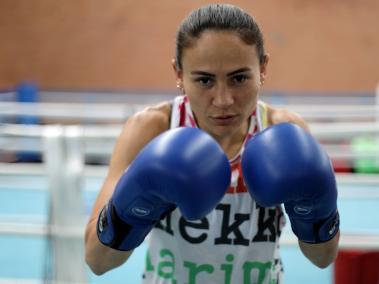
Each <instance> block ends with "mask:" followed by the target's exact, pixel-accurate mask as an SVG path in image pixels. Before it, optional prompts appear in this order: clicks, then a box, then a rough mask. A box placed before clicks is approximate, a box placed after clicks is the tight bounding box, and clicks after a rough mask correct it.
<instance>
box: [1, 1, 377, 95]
mask: <svg viewBox="0 0 379 284" xmlns="http://www.w3.org/2000/svg"><path fill="white" fill-rule="evenodd" d="M211 2H216V1H199V0H191V1H184V0H181V1H179V0H159V1H150V0H140V1H134V0H108V1H103V0H65V1H51V0H33V1H30V0H17V1H14V0H1V1H0V39H1V44H0V88H3V89H4V88H5V89H6V88H11V87H13V86H14V85H15V84H16V83H18V82H19V81H22V80H34V81H36V82H37V83H38V84H39V85H40V86H41V88H44V89H50V90H51V89H70V90H81V89H87V90H88V89H90V90H128V89H129V90H130V89H133V90H135V89H137V90H143V91H145V90H174V89H175V81H174V76H173V73H172V70H171V63H170V60H171V58H172V57H173V54H174V40H175V31H176V27H177V25H178V24H179V23H180V21H181V20H182V18H183V17H184V16H185V15H186V14H187V13H188V12H189V11H190V10H191V9H193V8H195V7H198V6H200V5H203V4H206V3H211ZM218 2H225V1H218ZM228 2H229V3H233V4H237V5H239V6H241V7H242V8H244V9H245V10H247V11H248V12H250V13H251V14H253V15H255V17H256V19H257V20H258V22H259V23H260V24H261V27H262V29H263V31H264V34H265V37H266V49H267V51H268V52H269V53H270V54H271V62H270V69H269V71H270V73H269V78H268V80H267V84H266V89H270V90H281V91H332V92H334V91H337V92H339V91H341V92H345V91H348V92H361V91H373V89H374V88H375V86H376V84H377V83H378V81H379V33H378V28H379V17H378V15H379V1H377V0H360V1H358V0H344V1H340V0H318V1H304V0H286V1H279V0H265V1H252V0H249V1H247V0H246V1H228Z"/></svg>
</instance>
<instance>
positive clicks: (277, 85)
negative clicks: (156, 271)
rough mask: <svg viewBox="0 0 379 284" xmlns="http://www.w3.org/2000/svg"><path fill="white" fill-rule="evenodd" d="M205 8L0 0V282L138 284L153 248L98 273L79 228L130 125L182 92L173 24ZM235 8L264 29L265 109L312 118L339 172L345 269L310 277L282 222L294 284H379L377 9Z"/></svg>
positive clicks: (296, 4) (331, 5)
mask: <svg viewBox="0 0 379 284" xmlns="http://www.w3.org/2000/svg"><path fill="white" fill-rule="evenodd" d="M217 2H225V1H217ZM207 3H216V1H200V0H194V1H173V0H163V1H147V0H142V1H130V0H125V1H116V0H111V1H106V2H105V1H99V0H94V1H89V0H77V1H48V0H35V1H26V0H21V1H12V0H2V1H1V2H0V38H1V39H2V40H1V44H0V122H1V126H0V159H1V161H0V162H1V163H0V224H1V226H0V240H1V241H0V267H1V269H0V283H50V282H53V281H56V282H59V281H60V282H69V283H138V279H140V277H141V273H142V269H143V265H144V252H145V249H146V248H145V246H144V245H143V246H141V247H140V248H139V249H138V250H136V252H135V254H134V255H133V258H132V259H131V260H130V263H128V265H126V266H123V267H121V268H119V269H116V270H114V271H112V272H110V273H108V274H107V275H105V276H102V277H97V276H95V275H93V274H92V273H91V272H90V271H89V270H88V268H87V267H86V266H85V264H84V260H83V243H82V242H83V240H82V239H83V229H84V224H85V222H86V218H87V217H88V214H89V211H90V209H91V206H92V203H93V201H94V198H95V196H96V193H97V190H98V189H99V188H100V186H101V182H102V179H103V178H104V176H105V173H106V165H107V163H108V159H109V155H110V151H111V149H112V146H113V143H114V139H115V138H116V137H117V134H118V133H119V131H120V127H121V125H122V123H123V121H125V120H126V119H127V117H128V116H129V115H130V114H132V113H134V112H135V111H137V110H139V109H141V108H143V107H144V106H146V105H149V104H153V103H155V102H158V101H161V100H165V99H171V98H173V97H174V96H175V95H177V94H178V91H177V90H176V84H175V78H174V73H173V70H172V67H171V58H172V57H173V55H174V52H175V50H174V48H175V46H174V41H175V32H176V28H177V26H178V24H179V23H180V21H181V19H183V18H184V17H185V15H186V14H187V13H188V12H189V11H190V10H192V9H193V8H196V7H198V6H200V5H204V4H207ZM228 3H231V4H235V5H238V6H240V7H242V8H244V9H245V10H246V11H248V12H249V13H251V14H252V15H254V16H255V18H256V19H257V21H258V22H259V23H260V25H261V28H262V30H263V33H264V36H265V44H266V51H267V52H268V53H270V56H271V58H270V64H269V75H268V79H267V80H266V83H265V87H264V92H263V93H262V99H263V100H266V101H267V102H269V103H272V104H274V105H278V106H285V107H288V108H289V109H292V110H295V111H297V112H299V113H300V114H301V115H303V116H304V118H305V119H306V120H307V121H308V122H309V124H310V127H311V130H312V132H313V133H314V135H315V136H316V137H317V138H318V139H319V141H320V142H321V143H322V144H323V145H324V146H325V148H326V149H327V151H328V153H329V154H330V156H331V158H332V161H333V165H334V167H335V170H336V172H337V181H338V184H339V207H340V211H341V218H342V224H341V232H342V237H341V249H340V254H339V257H338V259H337V262H336V264H335V265H334V266H331V267H329V268H328V269H325V270H320V269H317V268H315V267H313V266H312V265H311V264H310V263H309V262H308V261H307V260H306V259H305V258H304V257H303V256H302V255H301V253H300V251H299V249H298V248H297V247H296V242H295V239H294V237H293V235H292V234H291V232H290V229H289V226H287V228H286V231H285V232H284V233H283V237H282V254H283V261H284V267H285V270H286V273H285V277H286V283H305V282H306V283H308V284H310V283H337V284H340V283H344V284H345V283H377V282H370V281H379V280H373V279H378V278H379V276H378V274H379V272H378V271H379V254H378V251H379V222H378V221H377V218H376V216H377V209H376V208H378V205H379V144H378V136H379V135H378V134H379V122H378V121H379V108H378V103H379V91H378V87H377V85H378V83H379V53H378V50H379V37H378V27H379V17H378V16H377V15H378V14H379V2H378V1H375V0H363V1H351V0H348V1H301V0H288V1H285V3H284V2H283V3H282V2H280V1H275V0H267V1H228ZM72 169H74V170H72ZM68 212H69V213H68ZM348 281H350V282H348ZM353 281H356V282H353Z"/></svg>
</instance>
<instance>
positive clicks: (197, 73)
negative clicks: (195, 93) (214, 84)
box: [191, 67, 251, 77]
mask: <svg viewBox="0 0 379 284" xmlns="http://www.w3.org/2000/svg"><path fill="white" fill-rule="evenodd" d="M250 71H251V69H250V68H249V67H243V68H240V69H237V70H234V71H232V72H229V73H228V74H226V75H227V76H228V77H230V76H233V75H236V74H238V73H242V72H250ZM191 74H192V75H203V76H209V77H216V76H215V75H214V74H211V73H208V72H205V71H191Z"/></svg>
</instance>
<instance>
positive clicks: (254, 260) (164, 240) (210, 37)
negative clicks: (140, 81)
mask: <svg viewBox="0 0 379 284" xmlns="http://www.w3.org/2000/svg"><path fill="white" fill-rule="evenodd" d="M268 62H269V55H268V54H267V53H265V51H264V46H263V37H262V34H261V31H260V29H259V27H258V25H257V23H256V22H255V21H254V19H253V18H252V17H251V16H250V15H248V14H247V13H246V12H244V11H243V10H241V9H240V8H238V7H235V6H232V5H224V4H217V5H208V6H205V7H201V8H199V9H197V10H194V11H192V12H191V13H190V14H189V15H188V17H187V18H186V19H185V20H184V21H183V22H182V23H181V25H180V27H179V29H178V32H177V38H176V57H175V59H173V62H172V64H173V68H174V71H175V75H176V82H177V87H178V88H179V89H180V91H181V92H182V94H183V95H182V96H179V97H177V98H175V100H174V101H173V102H164V103H161V104H159V105H156V106H154V107H150V108H147V109H145V110H144V111H142V112H139V113H136V114H135V115H133V116H132V117H130V118H129V119H128V121H127V122H126V123H125V126H124V129H123V131H122V133H121V135H120V137H119V138H118V141H117V144H116V146H115V149H114V153H113V155H112V159H111V163H110V168H109V172H108V175H107V178H106V180H105V182H104V185H103V187H102V189H101V191H100V193H99V196H98V198H97V200H96V202H95V205H94V208H93V212H92V215H91V218H90V220H89V222H88V225H87V229H86V236H85V240H86V261H87V263H88V264H89V266H90V267H91V269H92V270H93V271H94V272H95V273H96V274H102V273H105V272H106V271H109V270H110V269H113V268H115V267H117V266H119V265H121V264H123V263H124V262H125V261H126V260H127V259H128V257H129V256H130V255H131V253H132V251H133V248H135V247H136V246H138V245H139V244H140V243H141V242H142V241H143V240H144V238H145V236H146V235H147V234H148V233H150V235H149V249H148V255H147V261H146V268H145V274H144V280H143V283H281V281H282V271H283V269H282V264H281V260H280V256H279V245H278V241H279V236H280V233H281V230H282V227H283V226H284V223H285V218H284V215H283V211H282V207H281V205H280V203H285V206H286V211H287V213H288V214H291V215H290V220H291V225H292V228H293V230H294V232H295V234H296V235H297V236H298V238H299V246H300V248H301V250H302V252H303V253H304V255H305V256H306V257H308V258H309V259H310V260H311V261H312V262H313V263H314V264H315V265H317V266H318V267H326V266H328V265H329V264H330V263H331V262H332V261H333V260H334V259H335V257H336V253H337V247H338V239H339V231H338V212H337V210H336V201H335V200H336V193H335V192H336V191H335V187H333V186H335V183H334V185H333V177H331V178H330V179H329V180H328V181H327V186H325V187H326V188H328V190H327V191H326V193H322V194H321V196H322V198H320V200H322V202H321V201H320V202H318V203H317V204H316V205H315V207H312V209H313V208H316V209H317V210H318V211H317V213H318V214H317V215H318V216H321V215H322V214H321V215H320V214H319V212H322V213H323V215H322V216H323V217H322V218H321V217H314V216H313V217H312V218H311V219H306V218H305V219H304V218H303V219H302V217H301V216H300V215H296V214H297V213H304V212H305V211H304V206H303V207H299V206H297V207H296V205H293V202H292V199H290V201H288V200H289V199H288V198H287V196H288V194H284V193H283V194H276V193H275V192H274V193H273V194H271V193H270V195H268V196H263V197H262V195H261V194H260V193H259V192H257V194H256V195H255V192H254V191H253V190H252V189H251V188H248V187H249V185H251V184H252V183H254V182H255V181H256V180H258V179H257V178H256V175H258V176H266V177H267V176H268V180H273V179H272V178H271V177H270V176H269V174H267V172H265V173H262V171H263V169H261V170H259V169H257V170H252V169H251V168H249V167H250V165H249V163H244V164H243V165H241V156H242V158H243V159H245V160H248V161H249V160H253V161H258V160H259V161H260V159H261V158H262V159H265V158H266V157H267V156H270V153H271V151H268V149H269V148H270V147H271V146H272V145H274V144H273V142H272V141H276V140H283V139H294V141H295V142H296V143H297V141H298V140H299V139H297V138H296V137H295V136H296V135H297V134H296V135H292V133H294V132H296V133H300V132H299V131H300V130H298V129H295V130H293V127H292V126H289V129H288V128H286V127H288V126H285V127H284V128H286V129H285V130H283V131H284V133H285V135H284V136H283V134H282V133H281V131H282V130H280V129H278V128H275V127H272V129H273V130H271V133H269V134H265V135H261V136H260V137H262V138H260V141H261V142H259V143H258V144H260V145H259V146H254V149H253V150H251V148H252V147H250V146H249V147H245V146H246V143H247V141H249V139H250V138H251V137H252V136H255V135H256V134H257V133H258V132H261V131H262V130H263V129H265V128H267V127H269V126H272V125H277V124H281V123H283V122H291V123H293V124H297V125H298V126H300V127H301V128H302V129H304V130H306V131H307V130H308V128H307V125H306V123H305V121H304V120H303V119H302V118H301V117H299V116H298V115H297V114H295V113H292V112H289V111H287V110H285V109H277V108H273V107H271V106H269V105H267V104H265V103H264V102H262V101H260V100H259V92H260V90H261V88H262V85H263V84H264V81H265V79H266V76H267V65H268ZM178 127H185V128H184V130H178ZM181 129H183V128H181ZM188 129H192V130H194V129H196V130H198V129H201V131H200V130H198V132H191V131H189V130H188ZM269 129H271V127H269ZM175 130H177V131H175ZM306 131H304V133H301V134H300V135H302V136H301V137H306V138H305V140H306V141H307V142H306V143H308V144H307V147H308V146H309V145H310V144H312V143H313V142H312V141H311V138H309V137H308V136H306V135H307V134H305V132H306ZM205 133H207V134H205ZM266 133H267V132H266ZM208 134H209V135H210V137H211V140H212V141H211V140H209V137H208V136H209V135H208ZM257 136H258V135H257ZM268 136H271V138H268ZM292 136H293V137H294V138H293V137H292ZM272 137H274V139H272ZM288 137H290V138H288ZM191 139H192V140H191ZM296 139H297V140H296ZM251 140H253V139H251ZM255 140H258V139H255ZM300 140H301V139H300ZM303 140H304V139H303ZM188 141H195V142H196V143H195V142H193V143H190V142H188ZM291 141H292V140H291ZM301 143H303V142H301ZM256 144H257V143H256ZM194 145H203V146H199V147H198V148H200V147H202V149H200V150H199V149H197V148H196V147H197V146H196V147H195V148H196V149H195V150H194V149H193V148H194ZM266 145H269V146H266ZM275 145H276V144H275ZM312 145H313V144H312ZM258 147H261V148H258ZM275 147H276V146H275ZM277 147H278V149H279V148H280V147H284V146H281V143H279V146H277ZM312 147H314V149H313V148H312V149H313V150H312V151H311V152H312V153H313V152H314V155H321V156H322V155H323V154H322V153H320V152H319V151H320V150H319V149H318V148H317V147H316V146H312ZM245 148H246V150H245ZM308 148H309V147H308ZM316 148H317V149H316ZM157 149H159V153H157V152H158V150H157ZM177 149H180V151H179V150H177ZM220 149H221V151H220ZM191 151H192V152H191ZM280 151H281V152H284V153H286V152H288V151H287V150H286V149H280ZM220 152H221V153H220ZM265 152H266V153H267V154H265V155H263V156H259V157H254V159H251V156H253V155H254V154H253V153H258V154H260V153H265ZM162 153H163V154H162ZM170 153H171V154H170ZM188 153H193V154H188ZM187 154H188V155H187ZM162 155H164V156H165V157H164V158H162ZM189 156H190V158H189ZM297 156H301V155H298V154H297ZM303 156H306V155H305V154H304V155H302V158H303ZM166 157H169V158H167V159H166ZM207 157H211V158H209V159H208V160H207V162H206V163H205V162H204V159H206V158H207ZM173 160H175V166H170V165H171V164H170V163H171V161H173ZM178 160H179V162H178ZM312 160H315V159H314V157H313V159H312ZM324 160H325V159H324ZM149 161H151V164H153V163H155V162H156V161H158V162H156V163H157V164H160V163H161V164H165V165H164V166H162V167H161V166H157V167H155V166H150V162H149ZM225 161H226V162H225ZM289 163H291V161H289ZM272 164H275V163H272ZM293 166H295V165H290V166H289V167H284V168H283V169H276V171H277V172H278V173H283V176H288V175H289V174H288V173H287V172H286V170H287V168H290V167H293ZM254 167H256V166H254ZM323 167H325V166H323ZM162 168H164V169H163V170H162ZM257 168H260V166H258V167H257ZM125 169H127V170H126V171H125ZM268 171H269V170H268ZM152 172H153V173H152ZM205 172H207V175H206V176H205V177H203V176H201V173H205ZM326 172H327V173H326V175H327V176H328V177H329V176H331V175H332V170H331V169H329V168H327V169H326ZM182 175H183V176H184V178H183V180H180V181H177V177H179V176H182ZM146 180H148V181H146ZM157 180H159V182H158V181H157ZM173 180H175V182H173ZM317 180H319V178H318V179H317ZM160 182H161V184H162V185H160V184H159V183H160ZM297 182H298V183H299V184H300V183H301V184H305V183H307V179H306V178H300V179H299V180H297ZM280 183H281V184H282V183H283V182H282V181H281V182H280ZM172 184H173V185H172ZM245 184H247V185H248V186H246V185H245ZM187 185H188V188H189V189H188V188H187ZM270 186H271V185H270ZM307 186H308V187H309V185H307ZM253 187H254V186H253ZM258 187H259V186H258ZM272 187H274V186H272ZM284 187H285V186H284ZM322 187H324V184H323V185H322ZM115 188H116V189H115ZM178 188H180V191H179V190H178ZM329 188H330V189H329ZM192 189H193V190H192ZM249 190H250V193H251V195H252V196H253V198H252V196H251V195H250V194H249V192H248V191H249ZM274 190H279V189H277V188H274V189H273V190H272V191H274ZM315 190H316V191H317V188H316V189H315ZM162 192H164V193H162ZM177 192H179V193H177ZM296 194H297V195H302V193H296ZM174 195H175V197H173V196H174ZM176 195H178V196H176ZM181 195H183V196H184V197H183V196H181ZM274 195H280V196H281V195H286V197H285V198H283V199H281V200H279V201H278V200H275V201H273V202H272V200H269V199H270V198H271V196H274ZM316 195H317V194H316ZM313 196H315V195H314V194H313V195H312V197H309V196H307V197H303V196H301V198H297V197H296V198H295V199H296V200H298V199H307V200H310V199H312V198H313ZM255 199H257V200H260V204H261V205H265V207H263V206H261V205H258V203H257V202H256V201H255ZM135 200H137V201H135ZM325 200H327V202H325ZM330 200H331V201H330ZM133 202H134V203H133ZM136 204H137V205H136ZM325 204H326V205H325ZM312 206H313V205H312ZM294 208H295V210H293V209H294ZM299 208H300V209H302V210H303V212H299ZM320 208H321V209H320ZM316 209H315V210H316ZM295 211H296V212H295ZM152 212H153V213H152ZM290 212H291V213H290ZM294 212H295V213H294ZM305 214H308V212H305ZM324 215H325V216H324ZM299 216H300V217H299ZM304 220H306V221H304ZM309 220H310V221H309ZM304 222H305V223H304ZM316 223H317V224H319V225H318V227H317V230H316V229H314V228H315V224H316ZM332 225H333V226H332ZM319 227H320V228H321V229H320V228H319ZM324 227H328V229H329V230H327V229H324ZM309 228H312V232H311V233H309ZM331 228H332V229H331ZM316 231H317V232H316ZM325 231H327V232H329V233H325ZM316 234H317V236H316V237H314V236H315V235H316Z"/></svg>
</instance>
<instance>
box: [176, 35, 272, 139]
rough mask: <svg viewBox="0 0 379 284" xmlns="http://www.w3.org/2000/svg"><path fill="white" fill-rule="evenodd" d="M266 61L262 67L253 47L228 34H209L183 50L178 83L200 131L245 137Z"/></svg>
mask: <svg viewBox="0 0 379 284" xmlns="http://www.w3.org/2000/svg"><path fill="white" fill-rule="evenodd" d="M267 60H268V57H267ZM267 60H266V62H265V63H264V64H262V65H260V64H259V58H258V53H257V50H256V47H255V46H254V45H248V44H246V43H245V42H243V41H242V40H241V39H240V37H239V36H238V35H237V34H236V33H233V32H225V31H206V32H204V33H202V35H201V36H200V38H198V39H195V40H193V45H192V46H191V47H187V48H185V49H184V50H183V57H182V66H183V68H182V70H176V75H177V80H178V81H179V82H181V83H182V86H183V89H184V92H185V94H187V95H188V97H189V100H190V103H191V108H192V110H193V112H194V115H195V118H196V121H197V123H198V125H199V126H200V128H202V129H204V130H205V131H207V132H208V133H210V134H211V135H213V136H215V137H216V138H222V137H225V136H231V135H241V136H244V135H245V134H246V131H247V128H248V120H249V117H250V115H251V113H252V112H253V111H254V110H255V108H256V103H257V99H258V92H259V90H260V88H261V81H262V79H263V80H264V78H265V76H266V65H267Z"/></svg>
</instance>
